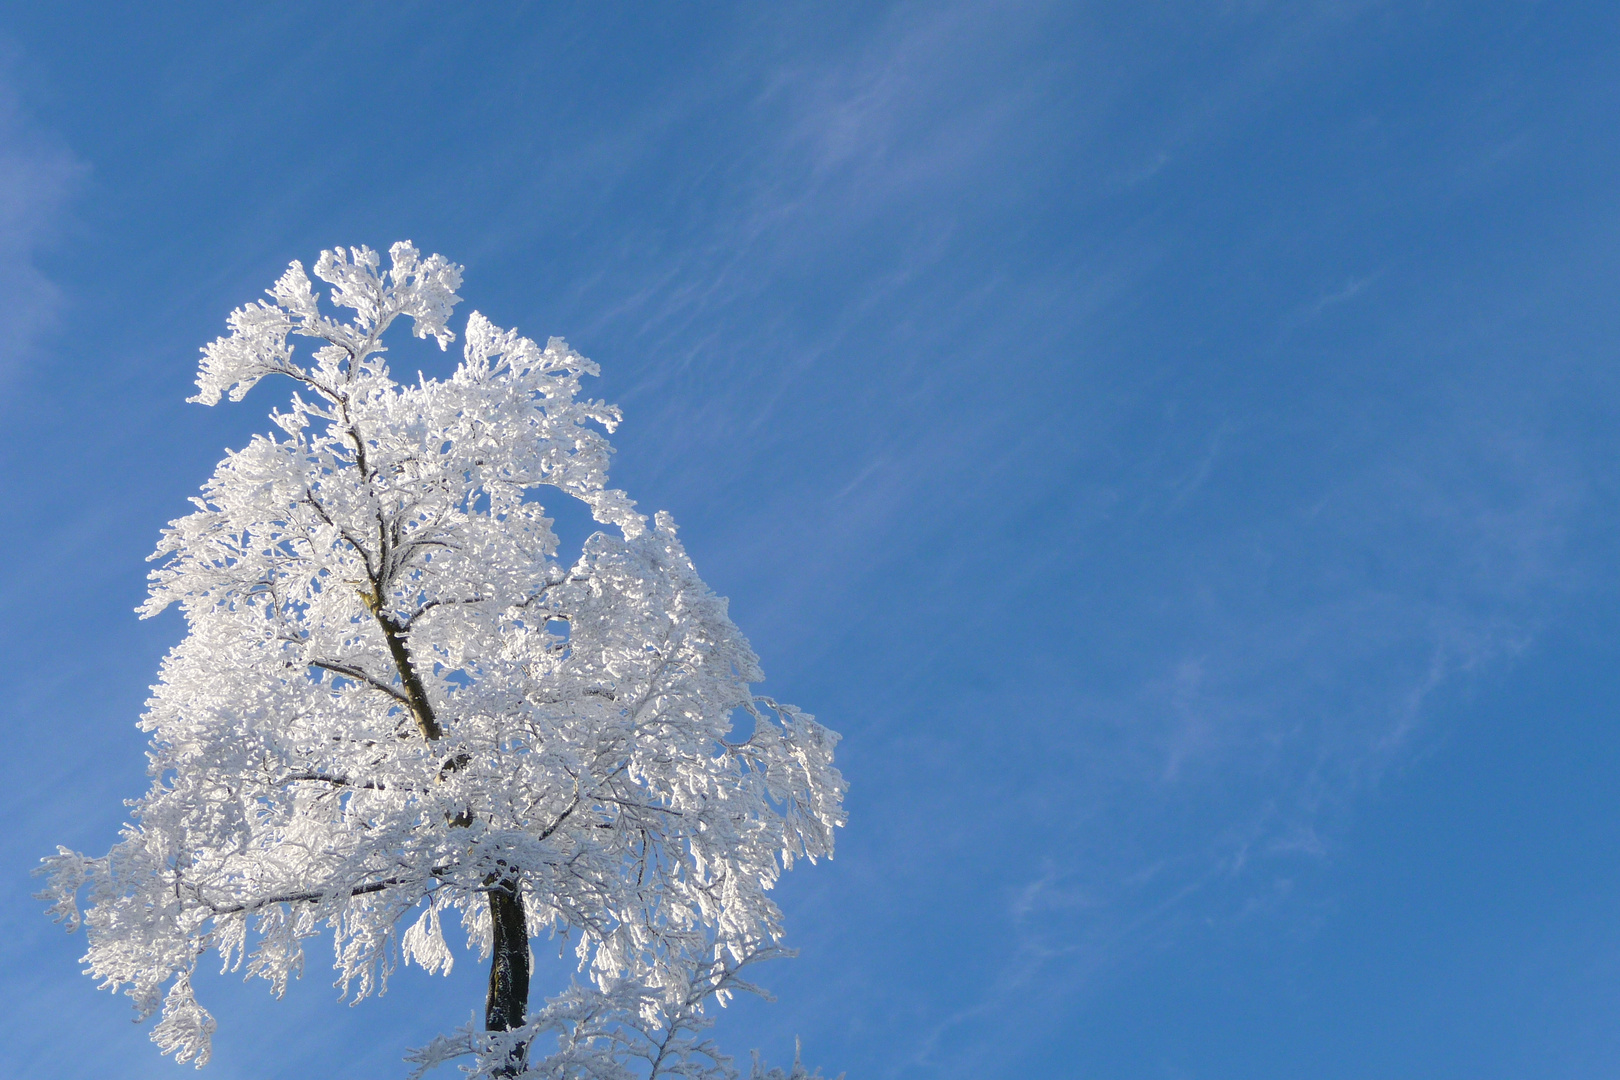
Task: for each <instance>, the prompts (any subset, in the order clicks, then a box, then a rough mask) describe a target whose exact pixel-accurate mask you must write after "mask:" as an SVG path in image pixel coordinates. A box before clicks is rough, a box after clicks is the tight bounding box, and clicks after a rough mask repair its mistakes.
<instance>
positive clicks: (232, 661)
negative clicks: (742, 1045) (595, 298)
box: [42, 244, 843, 1080]
mask: <svg viewBox="0 0 1620 1080" xmlns="http://www.w3.org/2000/svg"><path fill="white" fill-rule="evenodd" d="M390 256H391V262H392V265H391V266H390V267H389V268H388V269H387V270H386V271H384V270H382V269H381V266H380V260H379V258H378V256H377V255H376V253H374V252H372V251H370V250H369V249H367V248H364V247H361V248H355V249H352V250H345V249H343V248H338V249H336V250H334V251H328V252H323V253H322V254H321V257H320V259H319V261H318V262H316V264H315V267H314V273H315V276H316V277H317V278H319V279H320V280H321V281H323V282H325V283H326V284H327V285H328V286H329V287H330V289H329V292H328V295H327V304H328V306H327V307H325V308H324V309H323V306H322V299H321V296H320V295H319V294H318V292H317V290H316V289H315V288H314V287H313V286H312V283H311V281H310V279H309V277H308V276H306V274H305V272H304V269H303V267H302V266H300V265H299V264H298V263H294V264H292V266H291V268H290V269H289V270H288V271H287V272H286V274H284V275H283V276H282V278H281V279H280V280H279V281H278V282H276V284H275V287H274V288H272V289H271V290H270V291H269V296H270V301H269V302H265V301H259V302H258V303H255V304H250V305H248V306H246V307H243V308H239V309H238V310H236V311H235V312H233V313H232V314H231V316H230V322H229V326H230V334H229V335H228V336H226V337H222V338H220V339H218V340H216V341H215V342H214V343H213V344H211V345H209V346H207V347H206V348H205V349H204V350H203V359H202V365H201V373H200V374H199V376H198V379H197V385H198V387H199V393H198V394H197V396H196V397H195V398H193V399H192V400H194V401H200V402H203V403H205V404H209V405H212V404H215V403H217V402H218V401H219V399H220V397H221V396H222V395H228V396H229V397H230V398H231V400H233V401H237V400H240V399H241V398H242V396H243V395H244V394H245V393H247V391H248V390H249V389H250V388H251V387H252V386H253V385H254V384H255V383H257V382H258V381H259V380H260V379H262V378H264V377H265V376H267V375H283V376H286V377H288V378H290V379H292V380H294V382H295V383H296V384H297V386H296V392H295V393H294V395H293V398H292V405H291V407H290V409H288V410H287V411H285V412H279V411H278V412H274V413H273V414H272V417H273V420H274V422H275V425H276V427H277V428H278V429H279V432H278V433H277V434H274V435H271V436H260V437H256V438H254V439H253V440H252V441H251V442H250V443H249V444H248V445H247V446H246V447H245V448H244V449H242V450H240V451H237V452H234V453H230V454H229V455H228V456H227V457H226V458H225V460H224V461H222V462H221V463H220V465H219V467H218V468H217V470H216V471H215V473H214V475H213V478H212V479H211V480H209V482H208V483H207V484H206V485H205V486H204V488H203V493H202V496H201V497H200V498H197V499H194V500H193V502H194V503H195V505H196V509H195V511H193V512H192V513H191V514H190V515H189V516H187V517H184V518H181V519H179V520H177V521H175V522H173V523H171V525H170V527H169V528H168V529H167V530H166V531H165V532H164V534H163V539H162V541H161V542H160V544H159V545H158V549H157V552H156V554H155V555H154V556H153V558H154V559H155V560H158V561H159V568H158V569H156V570H155V571H153V573H152V586H151V597H150V599H149V600H148V601H147V602H146V604H145V606H144V607H143V608H142V609H141V611H142V613H143V614H144V615H147V616H151V615H156V614H157V613H158V612H160V611H162V610H164V609H165V608H166V607H168V606H169V605H170V604H174V603H178V604H179V605H180V608H181V610H182V612H183V613H184V615H185V620H186V625H187V634H186V637H185V639H184V640H183V641H182V642H181V643H180V644H179V645H178V646H177V647H176V648H175V649H174V650H173V651H172V652H171V653H170V654H169V655H168V657H167V658H166V659H165V660H164V662H163V667H162V671H161V673H160V676H159V681H158V684H157V685H156V686H155V687H154V689H153V692H152V697H151V699H150V701H149V702H148V709H147V711H146V713H145V714H144V717H143V718H142V720H141V727H142V728H143V729H144V730H145V731H147V732H150V733H151V750H150V753H149V757H150V760H151V765H150V770H149V771H150V775H151V778H152V786H151V789H150V790H149V791H148V792H147V794H146V795H145V796H144V797H143V798H141V799H140V800H138V801H137V802H136V803H134V804H133V806H134V810H133V813H132V816H131V821H130V823H129V824H128V825H126V826H125V828H124V830H123V833H122V838H121V839H120V841H119V842H118V844H117V845H116V846H115V847H113V849H112V850H111V852H109V853H108V854H106V855H103V856H101V857H99V858H90V857H86V856H84V855H80V854H78V853H75V852H71V851H68V850H67V849H61V851H60V853H59V854H58V855H55V856H53V857H51V858H48V859H46V860H45V866H44V867H43V868H42V872H43V873H46V874H47V875H48V877H49V880H50V887H49V888H48V889H47V890H46V892H45V893H44V894H42V895H43V896H44V897H45V898H47V899H49V900H51V901H53V903H54V906H53V909H52V910H53V912H54V913H55V914H56V916H57V917H58V918H60V919H62V920H65V921H66V922H67V924H68V927H69V929H73V928H76V927H78V926H79V925H81V924H82V925H83V926H84V928H85V930H86V932H87V934H88V940H89V951H88V953H87V954H86V956H85V960H86V962H87V963H88V965H89V969H88V970H89V971H90V972H91V973H92V974H94V975H95V976H97V977H99V978H100V979H101V980H103V982H102V985H103V986H105V987H108V988H113V989H119V988H122V989H124V990H125V992H126V993H128V994H129V996H130V997H131V998H133V999H134V1002H135V1008H136V1010H137V1012H138V1013H139V1015H140V1016H141V1017H142V1018H145V1017H149V1016H151V1015H152V1014H154V1013H157V1012H159V1011H160V1010H161V1018H160V1020H159V1022H158V1023H157V1024H156V1026H155V1029H154V1031H153V1033H152V1038H153V1040H154V1041H155V1042H157V1044H158V1045H159V1046H160V1047H161V1048H162V1049H163V1050H164V1052H172V1053H173V1054H174V1055H175V1058H176V1060H178V1061H187V1060H193V1059H194V1060H195V1061H196V1062H197V1063H198V1064H199V1065H200V1064H202V1063H203V1062H205V1061H206V1060H207V1058H208V1054H209V1042H210V1036H211V1034H212V1033H213V1031H214V1028H215V1022H214V1020H213V1018H212V1017H211V1016H210V1015H209V1014H208V1013H207V1012H206V1011H205V1010H204V1009H203V1007H202V1006H201V1005H199V1004H198V1002H197V1000H196V997H195V995H194V993H193V989H192V982H191V976H192V973H193V971H194V970H195V968H196V965H197V964H198V963H199V961H201V960H202V959H203V958H204V956H205V955H206V954H209V953H214V954H216V957H217V959H218V961H219V962H221V963H222V964H223V966H224V967H225V968H227V969H230V970H242V969H244V968H245V970H246V973H247V975H248V976H254V975H257V976H260V977H262V978H264V979H266V980H268V981H269V983H270V984H271V986H272V987H273V988H274V990H275V992H277V993H278V994H279V993H280V992H281V991H282V990H283V989H284V988H285V986H286V984H287V980H288V978H289V977H291V976H294V975H296V974H298V973H299V972H300V970H301V969H302V967H303V963H304V948H305V944H306V942H307V941H308V940H309V939H310V938H312V937H315V936H317V935H320V934H322V933H325V932H328V931H329V932H330V933H331V935H332V937H333V938H334V940H335V946H336V967H337V970H338V972H339V983H340V984H341V985H342V986H343V987H344V990H345V993H347V994H349V995H350V996H352V997H353V998H356V999H358V998H363V997H365V996H366V995H368V994H372V993H376V992H381V991H382V990H383V989H384V988H385V987H386V984H387V980H388V976H389V974H390V972H392V971H393V970H394V969H395V968H396V966H397V965H398V964H400V963H413V962H414V963H416V964H418V965H420V966H421V967H423V968H425V969H427V970H428V971H430V972H436V971H448V970H449V968H450V965H451V963H452V951H451V949H450V948H449V946H448V945H447V944H446V941H445V928H444V924H445V922H446V920H447V919H451V918H452V917H454V918H457V919H459V921H460V923H461V925H462V926H463V928H464V929H465V933H466V937H467V940H468V946H469V947H470V948H471V949H473V950H475V951H476V952H478V953H479V954H480V956H482V957H483V958H485V959H487V960H488V961H489V993H488V998H487V1001H486V1010H485V1024H484V1028H483V1030H478V1029H476V1027H475V1026H469V1027H468V1028H465V1029H462V1030H460V1031H458V1032H456V1033H454V1034H451V1035H447V1036H440V1037H439V1038H436V1039H434V1040H433V1041H432V1042H431V1043H429V1044H428V1045H427V1046H426V1047H425V1048H423V1049H420V1050H417V1051H414V1052H412V1053H411V1055H410V1056H409V1060H412V1061H414V1062H415V1063H416V1064H417V1065H418V1066H419V1068H418V1070H417V1074H418V1075H420V1073H421V1072H424V1071H426V1070H427V1069H430V1068H432V1067H434V1066H436V1065H438V1064H440V1063H442V1062H446V1061H450V1060H453V1059H456V1058H462V1059H465V1060H464V1061H463V1066H462V1067H463V1069H464V1070H465V1071H467V1072H469V1073H471V1074H472V1075H475V1076H490V1077H493V1076H519V1075H521V1076H533V1077H558V1078H561V1077H590V1078H599V1080H607V1078H615V1080H617V1078H626V1077H633V1076H681V1077H688V1078H698V1077H703V1078H710V1077H721V1076H733V1075H735V1071H734V1070H733V1068H732V1066H731V1064H730V1061H729V1059H727V1058H725V1057H724V1056H723V1055H721V1054H720V1052H719V1051H718V1050H717V1049H716V1048H715V1046H714V1045H713V1044H712V1042H711V1041H710V1040H709V1039H708V1038H707V1037H706V1035H705V1029H706V1027H707V1025H708V1023H709V1019H708V1018H707V1017H706V1016H705V1012H704V1010H705V1007H706V1006H710V1005H712V1004H713V1003H714V1002H716V1001H718V1002H720V1003H724V1002H725V1000H726V999H727V998H728V996H729V995H731V994H733V993H736V992H738V991H742V990H752V989H754V988H753V987H752V986H751V985H750V984H749V983H748V982H747V981H746V980H745V978H744V973H745V969H747V968H748V967H749V966H750V965H752V964H754V963H755V962H757V961H759V960H762V959H765V958H769V957H773V956H780V955H783V954H784V952H785V950H784V948H783V947H782V946H781V945H780V941H781V938H782V921H781V913H780V912H779V911H778V909H777V907H776V906H775V905H774V904H773V903H772V902H771V900H770V899H769V897H768V895H767V893H768V892H769V890H770V889H771V887H772V885H773V884H774V883H775V881H776V880H777V877H778V875H779V874H780V873H781V872H782V871H783V870H784V869H787V868H789V867H791V866H792V864H793V861H794V860H795V859H797V858H801V857H803V858H809V859H811V860H814V859H816V858H817V857H819V856H822V855H828V856H830V855H831V854H832V848H833V830H834V828H835V827H836V826H838V825H840V824H841V823H842V822H843V814H842V810H841V801H842V793H843V781H842V779H841V778H840V776H839V774H838V772H837V770H836V769H834V768H833V765H832V756H833V747H834V744H835V743H836V741H837V736H836V735H835V734H834V733H833V732H831V731H829V730H828V729H826V728H824V727H822V726H821V725H819V724H817V723H816V722H815V721H814V720H813V719H812V718H811V717H809V716H807V715H805V714H804V713H801V712H799V711H798V710H796V709H794V708H792V707H791V706H787V705H779V704H777V703H776V702H775V701H772V700H770V699H769V698H764V697H760V696H757V695H755V694H754V693H753V692H752V689H751V686H752V684H754V683H756V682H758V681H760V679H761V678H762V675H761V672H760V668H759V663H758V660H757V658H756V657H755V655H754V653H753V652H752V651H751V650H750V648H749V646H748V643H747V642H746V641H745V640H744V639H743V636H742V634H741V633H739V632H738V630H737V627H736V626H735V625H734V624H733V623H732V621H731V619H730V618H729V617H728V615H727V610H726V601H725V600H724V599H723V598H721V597H718V596H716V595H714V593H712V592H710V591H709V589H708V588H707V587H706V586H705V585H704V583H703V581H702V580H701V579H700V578H699V577H698V575H697V572H696V571H695V570H694V569H693V566H692V563H691V560H690V559H688V557H687V555H686V552H685V550H684V549H683V548H682V546H681V543H680V541H679V540H678V539H677V538H676V534H675V525H674V522H673V521H672V520H671V519H670V517H669V516H668V515H667V514H663V513H660V514H658V515H656V516H655V517H654V518H653V520H652V522H651V523H649V522H648V521H647V520H646V518H644V517H643V516H641V515H640V514H638V513H636V512H635V510H634V509H633V507H634V504H633V503H632V502H631V501H630V500H629V499H628V498H626V496H625V495H624V493H623V492H621V491H617V490H613V489H611V488H609V487H608V486H607V465H608V458H609V455H610V453H611V447H610V446H609V445H608V442H607V440H606V438H605V437H604V436H603V434H602V431H601V430H599V429H605V430H606V431H609V432H611V431H612V430H613V428H614V426H615V424H616V423H617V422H618V420H619V413H618V410H617V409H615V408H613V407H611V406H608V405H605V404H603V403H602V402H599V401H590V400H585V399H582V398H581V397H580V379H581V377H582V376H585V375H594V374H595V373H596V367H595V365H594V364H592V363H591V362H590V361H589V360H587V359H585V358H584V357H583V356H581V355H579V354H578V353H576V352H574V351H573V350H572V349H570V348H569V347H568V346H567V345H566V344H565V343H564V342H563V341H561V340H559V339H556V338H553V339H552V340H551V341H550V342H548V343H547V344H546V345H545V346H544V347H541V346H539V345H537V344H536V343H534V342H533V341H530V340H529V339H527V338H523V337H519V336H518V335H517V334H516V333H514V332H511V331H506V330H501V329H499V328H497V327H495V326H494V325H492V324H491V323H490V322H489V320H487V319H485V318H484V317H483V316H482V315H479V314H478V313H477V312H474V313H473V314H472V315H471V316H470V317H469V318H468V320H467V324H466V330H465V336H466V341H465V349H464V356H465V358H464V360H463V362H462V363H461V364H460V366H459V367H458V368H457V369H456V371H455V373H454V374H453V375H451V376H450V377H449V378H448V379H445V380H442V381H440V380H435V379H426V378H422V379H419V381H418V382H416V383H414V384H401V383H397V382H395V381H394V380H393V379H392V378H391V377H390V375H389V372H388V368H387V367H386V366H385V364H384V362H383V356H384V353H385V348H384V345H383V338H384V335H385V333H386V332H387V331H388V330H389V328H390V327H391V326H392V325H393V324H394V323H395V322H396V320H399V319H400V318H401V317H402V316H403V317H406V318H408V319H409V320H411V322H412V324H413V326H412V329H413V332H414V333H415V335H416V336H417V337H419V338H432V339H434V340H435V341H436V342H437V343H438V344H439V347H440V348H441V349H442V348H444V347H445V346H446V344H447V343H449V342H450V341H451V340H452V338H453V337H454V335H453V334H452V332H451V331H450V329H449V328H448V323H449V319H450V316H451V309H452V307H453V306H454V305H455V304H456V302H457V301H458V300H459V299H460V297H458V296H457V295H456V289H457V288H459V287H460V284H461V270H460V267H458V266H456V265H455V264H453V263H451V262H448V261H447V260H445V259H444V258H442V257H441V256H438V255H434V256H432V257H430V258H426V259H423V258H421V257H420V255H419V253H418V252H417V250H416V249H415V248H414V247H412V246H411V245H410V244H396V245H395V246H394V247H393V249H392V250H391V251H390ZM344 309H346V310H347V311H349V312H352V313H353V315H352V317H350V318H348V319H347V320H346V321H345V320H343V319H340V318H337V317H334V315H335V314H340V313H341V312H342V311H343V310H344ZM293 337H302V338H306V339H310V340H311V341H312V342H314V348H313V352H312V353H311V354H310V355H308V356H307V357H298V356H295V354H294V351H293V348H292V343H291V340H290V339H291V338H293ZM547 489H555V491H556V492H558V493H561V494H563V495H567V496H569V497H572V498H575V499H579V500H581V501H582V502H584V503H585V505H586V506H588V507H589V508H590V512H591V514H592V516H593V517H594V518H595V520H596V521H597V522H598V523H600V524H601V525H602V526H604V528H603V529H602V530H601V531H598V532H596V533H595V534H594V535H592V536H591V537H590V538H589V539H588V540H586V541H585V543H584V545H583V550H581V551H580V552H579V553H578V554H577V557H573V558H569V559H564V558H562V557H561V553H560V552H559V550H558V548H559V542H558V539H557V537H556V535H555V534H554V532H553V530H552V520H551V519H549V518H548V517H547V516H546V512H545V509H544V505H543V503H542V502H541V501H540V500H539V498H538V496H539V495H540V494H542V493H543V492H545V491H546V490H547ZM81 892H82V893H85V894H86V897H87V900H88V903H87V906H86V908H85V910H84V911H83V913H82V915H81V912H80V909H79V906H78V898H79V895H80V894H81ZM537 935H551V936H560V937H562V938H564V939H567V941H569V942H571V943H572V946H573V951H574V954H575V955H576V956H577V957H578V960H579V967H580V972H581V973H582V975H581V976H580V977H577V978H576V979H574V980H573V981H572V982H571V983H570V984H569V985H568V986H566V987H563V988H560V992H559V993H557V994H556V995H555V996H553V997H551V998H549V999H547V1000H546V1002H545V1004H544V1005H542V1006H540V1007H539V1008H537V1009H533V1010H531V1009H530V1008H529V1007H528V990H529V974H530V953H529V942H530V939H531V938H533V937H535V936H537ZM758 1071H759V1067H758V1066H757V1065H756V1072H758ZM800 1072H802V1070H800ZM799 1074H800V1073H799V1072H796V1073H795V1075H799ZM772 1075H774V1073H773V1074H772Z"/></svg>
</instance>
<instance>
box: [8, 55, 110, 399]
mask: <svg viewBox="0 0 1620 1080" xmlns="http://www.w3.org/2000/svg"><path fill="white" fill-rule="evenodd" d="M5 67H6V65H4V64H3V63H0V310H3V311H4V312H5V318H4V319H3V320H0V378H4V377H6V376H8V375H10V374H11V373H12V372H13V371H14V370H15V369H16V367H17V366H18V365H19V364H20V363H21V362H23V361H24V360H25V359H26V358H27V356H28V355H29V353H30V352H31V350H32V349H33V348H34V347H35V344H36V343H37V342H38V340H39V338H40V336H41V335H42V334H44V333H45V332H46V331H48V330H49V329H50V328H51V326H53V325H54V324H55V322H56V320H57V318H58V317H59V315H60V314H61V311H62V307H63V302H64V298H63V295H62V291H61V288H60V287H59V286H58V285H57V283H56V282H55V281H53V280H52V279H51V277H50V276H49V275H48V274H47V273H46V272H45V270H44V269H43V268H42V267H41V265H40V256H41V255H42V253H43V252H44V251H46V250H47V249H48V248H49V247H50V245H51V244H52V243H53V242H54V241H56V240H57V239H58V238H59V236H60V234H61V230H62V227H63V225H64V224H65V221H66V217H67V213H68V207H69V203H70V202H71V200H72V197H73V195H74V194H75V193H76V192H77V191H78V190H79V188H80V187H81V185H82V184H83V182H84V179H85V177H86V175H87V173H88V171H89V170H88V167H87V166H86V165H85V163H84V162H83V161H81V160H80V159H79V158H78V157H77V156H76V155H75V154H74V153H73V152H72V150H70V149H69V148H68V147H67V146H66V145H65V144H64V143H63V142H62V140H61V139H59V138H58V137H56V136H55V135H54V134H53V133H52V132H50V131H48V130H46V129H44V128H42V127H41V126H40V125H39V124H37V123H36V122H35V121H34V120H33V118H32V117H31V116H30V115H29V114H28V111H27V110H26V108H25V107H24V106H23V104H22V101H21V99H20V97H19V95H18V93H17V88H16V85H15V82H16V80H15V79H14V78H13V77H12V75H11V73H10V72H9V71H7V70H5Z"/></svg>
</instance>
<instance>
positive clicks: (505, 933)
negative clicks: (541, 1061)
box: [484, 881, 529, 1075]
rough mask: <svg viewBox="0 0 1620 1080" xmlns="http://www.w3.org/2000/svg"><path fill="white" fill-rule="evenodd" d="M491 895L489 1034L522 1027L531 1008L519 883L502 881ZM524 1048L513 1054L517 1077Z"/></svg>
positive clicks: (526, 931) (486, 1010)
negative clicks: (493, 943)
mask: <svg viewBox="0 0 1620 1080" xmlns="http://www.w3.org/2000/svg"><path fill="white" fill-rule="evenodd" d="M501 885H502V886H504V887H503V888H496V889H491V890H490V892H489V919H490V923H491V924H492V925H493V926H494V931H495V946H494V950H493V953H494V955H493V956H492V957H491V958H490V964H489V997H488V999H487V1001H486V1003H485V1006H484V1028H485V1030H487V1031H511V1030H512V1029H513V1028H516V1027H522V1026H523V1021H524V1017H525V1015H526V1014H527V1012H528V1008H529V928H528V925H527V923H526V921H525V919H524V917H523V895H522V893H520V892H519V891H518V886H517V882H515V881H503V882H501ZM523 1051H524V1048H523V1047H521V1046H520V1047H518V1048H517V1049H515V1050H514V1051H513V1053H512V1062H511V1064H510V1065H508V1067H507V1072H508V1074H509V1075H515V1074H516V1073H517V1072H519V1071H520V1070H521V1069H522V1067H523V1056H524V1055H523Z"/></svg>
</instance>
